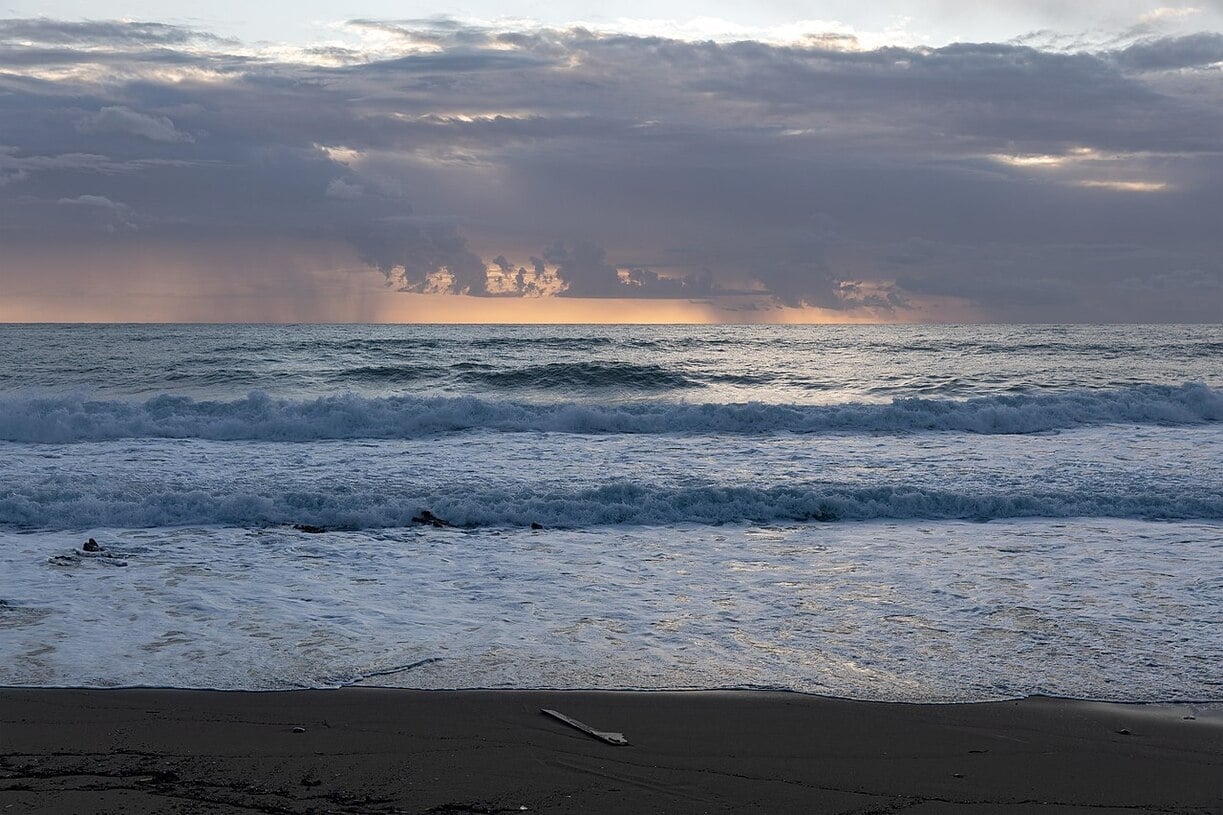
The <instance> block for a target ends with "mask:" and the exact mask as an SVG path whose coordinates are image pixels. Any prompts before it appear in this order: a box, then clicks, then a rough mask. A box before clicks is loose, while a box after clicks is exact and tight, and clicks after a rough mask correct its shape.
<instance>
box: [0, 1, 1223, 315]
mask: <svg viewBox="0 0 1223 815" xmlns="http://www.w3.org/2000/svg"><path fill="white" fill-rule="evenodd" d="M359 25H360V26H362V27H365V28H371V29H377V30H379V31H381V32H383V33H388V34H391V35H392V36H393V37H394V38H396V41H397V42H400V43H401V47H400V51H398V52H395V53H392V54H391V55H389V56H388V55H387V54H385V53H381V54H379V55H378V58H376V59H374V58H368V59H367V58H364V57H363V56H362V55H361V54H359V53H357V52H355V51H352V50H345V51H344V52H343V53H338V52H335V51H334V50H333V51H327V52H326V53H323V52H319V51H315V52H310V53H305V54H303V56H302V57H301V58H300V59H299V60H297V61H288V60H286V59H284V58H283V57H277V58H275V59H273V58H269V57H258V56H249V55H248V56H235V55H234V53H232V52H234V51H238V50H240V49H239V48H238V47H237V46H236V45H235V44H233V43H229V42H224V41H221V40H219V39H216V38H209V37H208V36H207V35H204V34H201V33H199V32H196V31H193V30H190V29H182V28H178V27H174V26H163V25H160V24H147V23H118V22H102V23H62V22H59V21H52V20H32V21H31V20H15V21H14V20H10V21H0V145H5V146H3V147H0V220H2V221H4V222H5V223H6V224H7V226H6V234H9V235H12V234H14V233H15V232H21V233H22V235H24V236H25V239H29V240H52V239H53V237H52V236H59V237H60V238H63V237H64V236H71V235H79V239H80V240H82V241H87V240H88V239H89V238H88V236H89V235H90V234H93V233H94V232H96V231H97V228H98V223H99V222H98V221H97V218H100V217H102V216H103V215H107V217H111V218H112V221H111V223H112V226H115V227H116V228H119V227H120V226H122V225H123V224H128V225H131V228H134V227H135V225H137V224H138V225H139V228H140V230H141V234H147V235H150V236H153V235H156V236H157V237H158V239H159V240H164V241H171V242H172V241H174V240H176V239H181V240H183V241H184V245H188V244H189V245H191V246H196V245H198V241H199V240H200V239H201V238H202V237H207V238H208V239H209V240H212V241H226V240H229V241H240V240H255V239H259V238H260V237H261V236H263V237H269V238H270V237H274V238H275V239H277V240H294V239H300V240H307V239H309V240H312V241H313V240H321V239H327V240H332V241H335V242H337V243H340V244H346V245H348V246H351V247H352V248H353V250H354V251H355V252H356V254H357V255H358V256H359V257H360V258H361V259H363V260H364V262H366V263H368V264H369V265H370V266H372V267H375V268H377V269H379V270H381V271H382V272H383V273H384V274H385V275H386V277H387V280H388V282H389V283H390V284H391V285H392V286H393V287H395V288H400V289H404V290H408V291H432V290H438V289H442V288H445V289H448V290H450V291H455V292H466V293H468V294H474V295H498V296H527V297H533V296H542V295H549V294H556V295H562V296H570V297H674V298H694V297H695V298H713V299H717V298H719V297H722V296H726V295H729V294H731V293H742V292H753V293H756V294H757V295H758V296H760V297H771V298H772V299H773V300H774V301H775V302H776V303H779V304H785V305H789V306H803V305H810V306H817V307H821V308H828V309H835V310H839V311H845V312H852V311H864V312H867V313H870V314H874V315H876V316H878V317H880V318H884V319H886V318H889V317H905V316H906V315H909V314H911V313H912V314H917V313H920V314H921V315H922V316H927V317H928V316H931V315H933V316H937V314H938V311H937V309H938V302H940V301H948V302H954V303H957V304H959V306H957V308H959V309H960V310H959V311H956V312H955V313H957V314H962V313H964V311H963V309H964V308H968V309H972V310H974V313H977V314H980V315H982V316H983V317H987V318H990V319H1024V320H1039V319H1074V318H1075V315H1078V316H1079V318H1082V319H1093V320H1111V319H1116V320H1131V319H1133V320H1140V319H1160V320H1164V319H1203V318H1208V317H1209V314H1210V313H1212V311H1213V313H1214V314H1215V315H1216V319H1217V315H1218V314H1223V283H1220V280H1221V279H1223V278H1221V270H1220V265H1219V260H1218V258H1220V257H1221V256H1223V252H1221V251H1220V250H1221V249H1223V246H1221V244H1220V241H1221V240H1223V239H1221V238H1220V237H1219V235H1218V229H1217V223H1216V220H1217V213H1218V212H1219V211H1223V183H1221V182H1223V159H1221V157H1223V89H1220V88H1219V86H1218V83H1217V70H1216V69H1214V68H1211V67H1209V66H1211V65H1212V64H1213V63H1215V62H1217V61H1219V59H1220V57H1221V56H1223V37H1221V36H1220V35H1218V34H1212V33H1206V32H1203V33H1200V34H1197V35H1192V36H1186V37H1179V38H1165V39H1158V38H1147V39H1143V40H1142V41H1140V42H1137V43H1134V44H1131V45H1128V46H1126V47H1124V48H1121V49H1116V48H1114V49H1112V50H1101V51H1098V52H1097V51H1080V52H1073V53H1068V52H1064V51H1061V50H1058V51H1053V50H1042V49H1040V48H1036V47H1031V46H1024V45H1017V44H997V43H995V44H988V43H987V44H962V45H953V46H948V47H946V48H938V49H929V48H896V47H892V48H882V49H878V50H873V51H857V50H849V49H848V48H847V47H846V46H847V45H849V44H847V43H845V42H843V41H841V40H838V41H837V42H836V43H835V44H831V43H830V42H829V41H828V39H827V38H825V37H822V36H821V32H811V33H812V36H811V37H810V38H808V41H807V44H805V45H803V46H801V47H800V46H776V45H768V44H764V43H758V42H740V43H731V44H715V43H690V42H679V41H673V40H666V39H660V38H649V37H628V36H604V35H596V34H593V33H591V32H587V31H583V30H563V31H562V30H533V31H500V30H494V29H488V28H477V27H471V26H466V25H463V24H461V23H457V22H455V21H448V20H443V21H437V20H430V21H395V22H379V21H360V22H359ZM29 43H33V44H32V45H31V44H29ZM833 45H835V47H832V46H833ZM312 57H314V58H318V60H319V62H318V64H311V63H310V62H309V59H310V58H312ZM61 69H62V70H61ZM103 201H109V202H112V203H114V202H120V201H121V202H123V204H122V205H118V204H116V205H115V208H110V209H108V208H107V207H106V206H105V205H104V204H102V202H103ZM31 202H45V204H46V205H34V204H31ZM120 206H121V207H123V208H124V209H123V210H122V211H121V210H120V209H118V207H120ZM89 211H93V213H94V218H95V220H93V221H90V220H89V219H88V218H86V217H84V216H85V215H86V214H87V213H88V212H89ZM136 213H140V217H139V218H137V217H136ZM1072 247H1073V248H1072ZM490 269H491V270H492V271H491V272H490V271H489V270H490ZM923 303H928V304H932V305H923ZM922 309H926V310H924V311H923V310H922Z"/></svg>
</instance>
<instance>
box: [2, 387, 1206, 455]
mask: <svg viewBox="0 0 1223 815" xmlns="http://www.w3.org/2000/svg"><path fill="white" fill-rule="evenodd" d="M1218 421H1223V392H1220V391H1217V390H1214V389H1212V388H1210V387H1208V386H1206V385H1204V384H1200V383H1189V384H1185V385H1180V386H1169V385H1138V386H1134V387H1130V388H1123V389H1118V390H1108V391H1094V390H1076V391H1066V392H1060V393H1048V394H1025V395H1013V396H1012V395H1008V396H989V397H982V398H977V399H968V400H951V399H896V400H894V401H892V402H890V403H883V404H866V403H847V404H839V405H793V404H766V403H759V402H749V403H743V404H687V403H678V404H677V403H674V402H644V403H641V402H638V403H632V404H623V405H617V404H586V403H577V402H561V403H551V404H530V403H525V402H513V401H493V400H485V399H478V398H475V397H415V396H391V397H381V398H372V397H363V396H356V395H353V394H345V395H340V396H327V397H322V398H318V399H309V400H290V399H279V398H273V397H271V396H268V395H267V394H265V393H261V392H258V391H256V392H252V393H251V394H249V395H248V396H246V397H245V398H243V399H237V400H233V401H197V400H194V399H191V398H189V397H185V396H176V395H171V394H163V395H160V396H155V397H153V398H151V399H148V400H147V401H144V402H129V401H101V400H90V399H86V398H83V397H80V396H58V397H51V398H28V399H6V400H0V441H11V442H25V443H48V444H62V443H71V442H85V441H108V440H114V439H126V438H199V439H212V440H221V441H224V440H262V441H311V440H319V439H359V438H374V439H387V438H393V439H411V438H420V437H425V436H431V435H437V434H443V433H452V432H461V431H471V430H482V431H491V432H506V433H514V432H532V431H534V432H553V433H588V434H610V433H633V434H667V433H675V434H682V433H710V434H742V435H762V434H772V433H825V432H849V433H853V432H865V433H909V432H922V431H956V432H963V433H981V434H1022V433H1040V432H1045V431H1050V430H1061V429H1069V428H1074V427H1079V426H1084V425H1099V424H1110V423H1123V424H1164V425H1178V424H1201V423H1206V422H1218Z"/></svg>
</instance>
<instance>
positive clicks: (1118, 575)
mask: <svg viewBox="0 0 1223 815" xmlns="http://www.w3.org/2000/svg"><path fill="white" fill-rule="evenodd" d="M1221 361H1223V327H1220V326H950V327H945V326H938V327H930V326H921V327H919V326H612V327H607V326H386V325H377V326H361V325H352V326H348V325H346V326H245V325H243V326H234V325H118V326H99V325H92V326H90V325H7V326H0V685H10V686H41V687H51V686H85V687H114V686H168V687H183V688H225V689H250V690H266V689H288V688H323V687H339V686H350V685H380V686H400V687H414V688H503V687H513V688H647V689H653V688H667V689H679V688H770V689H785V690H793V691H799V692H806V693H818V694H827V695H832V696H842V697H850V698H858V699H873V700H896V701H934V702H953V701H972V700H986V699H1006V698H1014V697H1020V696H1026V695H1030V694H1049V695H1056V696H1066V697H1076V698H1088V699H1101V700H1114V701H1183V700H1193V701H1203V702H1206V701H1223V362H1221ZM425 511H427V512H428V513H431V514H432V515H433V516H434V517H436V518H439V519H442V521H443V522H444V523H442V524H439V525H434V524H431V523H420V522H415V521H414V520H413V519H414V518H421V517H425V516H422V512H425ZM320 530H321V531H320ZM90 538H93V539H95V540H96V542H97V543H98V545H99V547H100V549H99V551H92V552H87V551H83V550H82V544H83V543H85V541H86V540H88V539H90Z"/></svg>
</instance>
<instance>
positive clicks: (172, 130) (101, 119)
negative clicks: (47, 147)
mask: <svg viewBox="0 0 1223 815" xmlns="http://www.w3.org/2000/svg"><path fill="white" fill-rule="evenodd" d="M76 127H77V130H79V131H81V132H82V133H130V134H131V135H133V136H141V137H143V138H146V139H149V140H150V141H161V142H193V141H195V139H194V138H192V136H191V134H189V133H183V132H182V131H181V130H178V129H177V128H176V127H174V122H172V121H170V118H169V117H168V116H151V115H149V114H147V113H139V112H137V111H134V110H131V109H130V108H125V107H121V106H116V105H110V106H107V107H104V108H102V109H101V110H99V111H98V112H97V113H93V114H90V115H88V116H85V117H83V118H81V119H79V120H78V121H77V123H76Z"/></svg>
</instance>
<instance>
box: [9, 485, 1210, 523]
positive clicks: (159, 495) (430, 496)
mask: <svg viewBox="0 0 1223 815" xmlns="http://www.w3.org/2000/svg"><path fill="white" fill-rule="evenodd" d="M425 508H428V509H429V510H430V511H431V512H433V513H435V514H436V515H437V516H438V517H441V518H444V519H445V520H446V521H448V522H449V523H451V524H453V525H454V526H456V527H460V528H479V527H493V528H509V527H525V526H530V525H531V524H532V523H539V524H543V525H544V526H546V527H555V528H570V529H572V528H585V527H592V526H606V525H617V524H623V525H668V524H677V523H687V524H733V523H784V522H824V523H830V522H837V521H868V520H878V519H894V520H903V519H922V520H972V521H989V520H995V519H1004V518H1027V517H1039V518H1070V517H1113V518H1143V519H1158V520H1188V519H1196V520H1223V491H1221V490H1218V489H1215V490H1214V491H1204V492H1201V493H1199V494H1196V495H1190V494H1186V493H1185V492H1184V491H1179V490H1167V489H1165V490H1151V489H1139V488H1134V489H1124V490H1121V491H1090V490H1089V491H1083V492H1067V491H1052V490H1051V491H1045V492H1026V493H1015V492H957V491H951V490H935V489H929V488H918V487H905V486H879V485H871V486H858V485H839V484H808V485H789V486H775V487H767V488H765V487H750V486H737V487H729V486H701V487H662V486H658V485H644V484H639V483H630V482H624V481H616V482H611V483H608V484H605V485H602V486H599V487H593V488H587V489H579V490H572V491H542V490H533V489H527V488H523V489H516V490H496V489H482V490H475V491H472V490H461V491H460V490H453V491H450V492H427V491H422V492H419V493H416V494H403V493H393V494H392V493H387V492H368V493H356V494H354V493H353V492H349V491H347V490H346V489H343V488H337V489H335V490H334V491H323V490H317V489H316V490H302V489H292V490H284V491H270V490H268V491H260V492H255V493H252V492H249V491H246V490H234V489H232V488H230V487H226V486H218V485H215V484H214V485H207V486H199V487H188V486H184V487H179V488H174V487H169V486H163V487H161V488H159V489H153V490H150V489H137V488H133V489H122V488H119V489H115V488H106V487H98V488H97V491H96V492H95V491H94V488H87V489H85V490H82V489H79V488H78V489H75V490H62V491H61V490H49V489H39V488H32V489H28V490H25V491H14V492H10V493H8V494H7V495H5V496H3V497H0V525H6V526H11V527H17V528H23V529H84V528H90V527H128V528H135V527H161V526H183V525H193V524H200V525H233V526H259V525H270V524H309V525H312V526H321V527H325V528H327V529H376V528H388V527H402V526H409V525H411V524H412V518H413V517H414V516H416V515H418V514H419V513H420V511H421V510H422V509H425Z"/></svg>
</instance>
